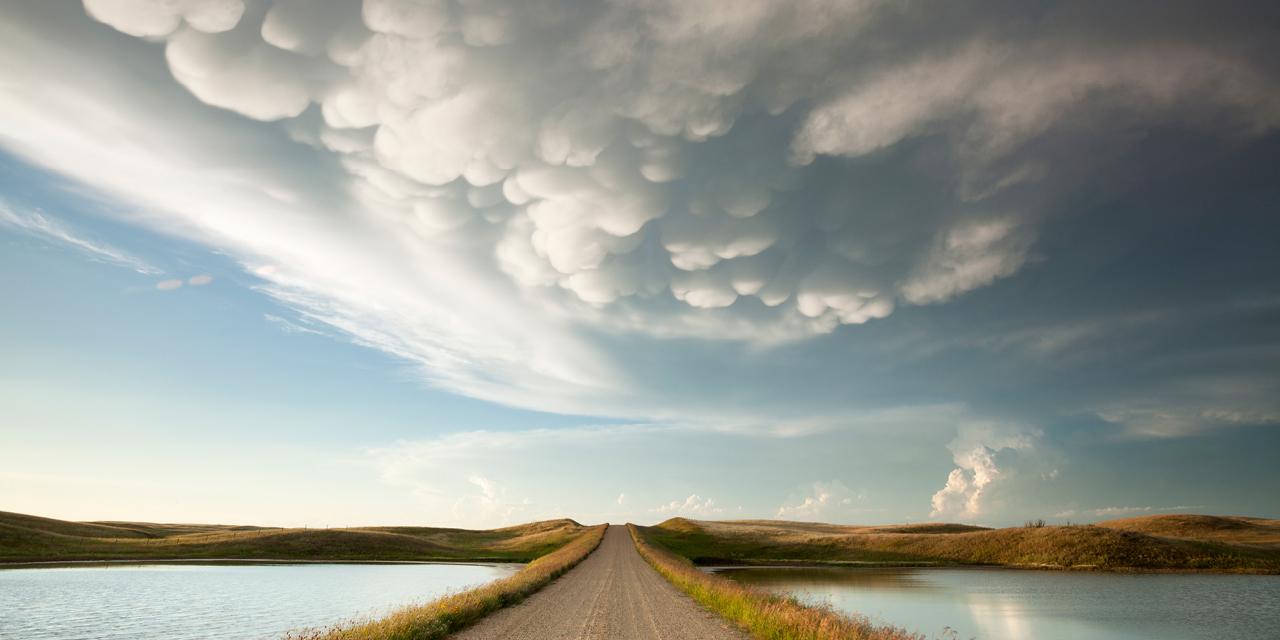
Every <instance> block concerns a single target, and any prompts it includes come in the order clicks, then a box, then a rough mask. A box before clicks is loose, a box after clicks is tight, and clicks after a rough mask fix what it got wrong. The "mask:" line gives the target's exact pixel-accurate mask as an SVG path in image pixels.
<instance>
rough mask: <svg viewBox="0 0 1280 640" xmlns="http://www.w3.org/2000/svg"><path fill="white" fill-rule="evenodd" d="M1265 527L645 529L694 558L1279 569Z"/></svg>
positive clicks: (1269, 524)
mask: <svg viewBox="0 0 1280 640" xmlns="http://www.w3.org/2000/svg"><path fill="white" fill-rule="evenodd" d="M1273 523H1274V521H1267V520H1261V519H1250V518H1239V517H1220V516H1153V517H1148V518H1142V519H1130V520H1127V521H1118V522H1117V523H1114V524H1112V523H1099V524H1098V525H1076V526H1052V525H1038V526H1020V527H1009V528H1004V529H985V528H981V527H965V526H959V525H889V526H876V527H861V526H845V525H829V524H820V523H805V522H783V521H696V520H688V519H684V518H672V519H671V520H667V521H666V522H663V523H661V524H658V525H656V526H653V527H649V528H648V529H647V530H646V534H647V535H648V537H649V539H650V540H651V541H653V542H656V543H658V544H661V545H662V546H663V547H665V548H667V549H669V550H671V551H672V552H674V553H676V554H678V555H681V556H684V557H686V558H689V559H690V560H692V561H693V562H695V563H698V564H743V565H749V564H859V563H862V564H894V565H919V564H928V565H971V564H972V565H999V566H1010V567H1032V568H1051V569H1091V570H1110V571H1210V572H1230V573H1280V528H1277V527H1276V526H1274V525H1273ZM1175 525H1176V526H1177V528H1176V529H1173V530H1171V529H1170V528H1171V527H1173V526H1175ZM1172 533H1176V534H1177V535H1176V536H1175V535H1171V534H1172Z"/></svg>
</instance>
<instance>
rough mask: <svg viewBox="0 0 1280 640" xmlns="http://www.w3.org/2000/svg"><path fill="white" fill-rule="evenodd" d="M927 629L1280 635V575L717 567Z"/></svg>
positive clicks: (1122, 637) (1095, 639) (1005, 637)
mask: <svg viewBox="0 0 1280 640" xmlns="http://www.w3.org/2000/svg"><path fill="white" fill-rule="evenodd" d="M708 570H710V571H715V572H716V573H719V574H720V575H723V576H725V577H728V578H731V579H733V580H737V581H739V582H742V583H745V584H751V585H755V586H758V587H761V588H764V589H768V590H770V591H773V592H776V593H787V594H792V595H794V596H796V597H797V598H799V599H801V600H803V601H805V602H808V603H829V604H831V605H832V606H833V607H835V608H836V609H838V610H841V611H845V612H851V613H861V614H864V615H866V616H868V617H870V618H872V619H873V620H876V621H878V622H887V623H890V624H894V625H897V626H900V627H904V628H906V629H908V630H910V631H915V632H918V633H922V634H924V635H925V636H926V637H928V638H948V639H949V638H958V639H962V640H964V639H968V638H977V639H978V640H1024V639H1026V638H1035V639H1037V640H1068V639H1070V640H1138V639H1142V640H1147V639H1150V638H1161V639H1163V640H1192V639H1195V640H1200V639H1209V638H1213V639H1218V638H1239V639H1248V640H1252V639H1255V638H1259V639H1260V638H1276V637H1280V635H1278V634H1280V576H1250V575H1215V574H1119V573H1100V572H1097V573H1095V572H1067V571H1032V570H1016V569H986V568H981V569H979V568H892V569H890V568H874V569H873V568H843V567H842V568H789V567H788V568H711V569H708Z"/></svg>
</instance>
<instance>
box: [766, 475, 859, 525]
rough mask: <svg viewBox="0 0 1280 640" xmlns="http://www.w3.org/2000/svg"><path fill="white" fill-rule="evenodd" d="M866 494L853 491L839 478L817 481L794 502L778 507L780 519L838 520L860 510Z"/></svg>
mask: <svg viewBox="0 0 1280 640" xmlns="http://www.w3.org/2000/svg"><path fill="white" fill-rule="evenodd" d="M865 499H866V496H865V494H863V493H862V492H860V491H858V492H855V491H852V490H850V489H849V487H846V486H845V485H844V483H843V482H840V481H839V480H832V481H830V482H815V483H813V484H812V485H811V486H810V487H809V488H808V490H807V492H806V493H805V494H804V496H803V497H801V498H799V499H797V501H796V502H795V503H794V504H784V505H782V506H781V507H778V513H777V515H776V516H775V517H777V518H778V519H779V520H822V521H824V522H837V521H840V520H841V519H843V518H844V517H847V516H849V515H850V514H852V513H853V512H855V511H858V510H859V508H858V505H860V504H861V503H862V502H863V501H864V500H865Z"/></svg>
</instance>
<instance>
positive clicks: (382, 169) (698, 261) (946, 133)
mask: <svg viewBox="0 0 1280 640" xmlns="http://www.w3.org/2000/svg"><path fill="white" fill-rule="evenodd" d="M84 8H85V11H86V13H87V15H88V16H89V17H91V18H92V19H94V20H97V21H100V22H102V23H105V24H106V25H110V26H111V27H112V28H114V29H116V30H118V31H119V32H122V33H124V34H128V35H130V36H136V37H140V38H147V39H150V40H152V41H155V42H159V43H161V44H162V45H163V61H161V60H159V59H158V58H157V52H156V51H155V49H154V48H151V47H142V46H141V45H139V46H138V47H134V48H130V47H128V46H125V44H124V43H122V42H121V41H120V38H118V37H108V34H106V33H103V32H101V30H94V29H90V28H87V27H86V26H85V25H83V24H76V23H75V22H74V20H75V16H71V15H60V16H57V17H58V19H59V20H61V21H62V22H63V23H66V25H67V28H69V29H73V30H77V41H82V42H84V43H85V46H97V47H103V48H108V47H109V48H114V49H116V50H119V51H121V52H122V53H121V55H127V56H129V57H130V58H131V59H133V60H135V61H136V62H138V64H134V65H125V67H124V68H130V69H136V70H137V71H135V72H134V73H135V75H133V76H130V75H129V74H127V73H123V72H121V71H120V68H121V67H120V66H119V65H115V66H112V67H111V69H112V72H111V73H99V72H98V71H97V70H95V69H91V68H88V67H86V66H85V64H84V61H83V56H81V57H73V56H68V55H67V54H66V53H59V52H57V51H56V50H52V49H51V45H49V44H48V43H49V42H52V41H53V40H56V38H52V39H51V38H48V37H44V36H42V35H33V33H34V31H33V30H26V31H24V30H23V29H21V28H18V27H13V28H10V29H9V32H7V33H6V35H7V36H9V37H7V38H6V58H7V60H8V62H6V66H5V67H4V72H5V73H6V75H7V76H10V77H14V78H15V79H21V82H19V83H17V84H20V85H22V86H24V90H23V92H22V93H13V92H8V93H6V94H4V96H2V98H3V100H4V104H3V106H4V107H5V112H6V114H7V117H6V124H7V125H8V126H6V127H5V128H4V130H3V131H0V136H2V137H3V139H4V140H5V141H6V145H7V146H8V147H10V148H11V149H14V150H15V151H17V152H19V153H21V154H23V155H24V156H26V157H28V158H31V159H33V160H35V161H37V162H40V163H43V164H46V165H48V166H51V167H53V168H55V169H57V170H59V171H63V172H66V173H69V174H71V175H73V176H75V177H77V178H80V179H83V180H85V181H86V182H89V183H91V184H94V185H96V186H99V187H102V188H105V189H108V190H110V191H114V192H116V193H118V194H120V195H122V196H124V197H126V198H129V199H132V200H135V201H137V202H139V203H140V204H142V205H144V206H146V207H148V208H149V210H150V211H151V212H152V213H151V215H150V216H149V217H148V218H147V219H146V220H144V221H143V222H145V223H147V224H152V225H156V226H160V227H162V228H166V229H167V230H169V231H171V232H175V233H183V234H186V235H189V236H191V237H193V238H195V239H197V240H199V241H201V242H205V243H207V244H209V245H211V246H213V247H215V248H217V249H218V250H221V251H225V252H227V253H229V254H231V255H233V256H236V257H237V258H239V259H240V260H241V261H242V262H243V263H244V265H245V267H246V269H249V270H252V271H254V272H255V273H257V274H259V275H261V276H262V277H263V278H265V279H266V284H264V286H263V290H264V291H266V292H268V293H270V294H271V295H273V296H276V297H277V298H278V299H280V300H281V301H283V302H285V303H286V304H289V305H291V306H293V307H295V308H296V309H297V310H298V311H299V312H301V313H302V314H304V315H305V316H306V317H308V318H310V319H312V320H315V321H318V322H325V323H328V324H330V325H332V326H334V327H336V328H338V329H339V330H341V331H344V332H347V333H349V334H351V335H352V336H353V338H354V339H356V340H357V341H359V342H361V343H363V344H366V345H370V346H374V347H376V348H379V349H383V350H385V351H388V352H390V353H392V354H395V355H397V356H401V357H404V358H406V359H409V360H411V361H414V362H417V363H420V364H421V365H422V367H423V368H424V370H425V371H427V372H428V375H429V376H430V378H431V380H432V382H433V383H435V384H438V385H440V386H443V387H446V388H449V389H452V390H454V391H458V392H461V393H465V394H467V395H472V396H477V397H481V398H485V399H490V400H497V401H501V402H505V403H508V404H515V405H520V406H531V407H537V408H545V409H553V410H559V411H573V412H596V413H607V414H614V415H618V414H621V415H628V414H631V415H634V411H635V409H634V407H625V406H620V403H619V402H618V397H617V396H618V395H619V391H620V390H622V389H625V388H626V387H627V386H628V382H629V381H628V380H627V375H626V374H625V373H623V372H622V371H621V368H620V367H619V366H618V363H616V362H614V361H613V360H612V358H611V356H610V355H609V354H607V353H604V352H603V351H602V349H601V348H600V346H599V345H598V344H595V343H594V342H593V341H592V340H589V339H587V338H585V337H584V336H585V335H586V333H587V332H603V334H600V333H597V334H596V335H625V336H634V337H637V338H640V339H644V338H648V339H657V340H664V339H668V338H673V337H690V336H700V337H704V338H712V339H715V340H720V341H722V340H729V341H736V342H745V343H748V344H761V343H776V342H778V341H785V340H797V339H800V338H803V337H805V336H812V335H814V334H818V333H826V332H831V331H834V330H835V329H836V328H837V327H839V326H841V325H849V324H862V323H866V322H870V321H874V320H879V319H884V318H886V317H887V316H889V315H890V314H892V313H893V312H894V310H895V309H897V308H900V307H902V306H903V305H925V304H939V303H944V302H947V301H949V300H952V299H954V298H956V297H958V296H962V295H964V294H965V293H966V292H969V291H972V290H974V289H978V288H981V287H985V286H989V285H991V284H993V283H995V282H996V281H998V280H1000V279H1002V278H1006V277H1009V276H1011V275H1013V274H1014V273H1017V272H1018V271H1019V270H1020V269H1022V268H1024V266H1025V265H1026V264H1027V263H1028V261H1029V260H1031V259H1032V257H1033V251H1034V247H1035V241H1036V237H1037V236H1038V234H1040V233H1041V227H1042V221H1043V220H1044V219H1045V218H1046V216H1049V215H1051V214H1053V213H1054V208H1053V206H1052V205H1053V203H1052V202H1046V201H1044V197H1043V196H1041V197H1037V198H1036V199H1032V198H1028V197H1027V196H1026V192H1027V190H1026V189H1023V188H1022V187H1024V186H1025V185H1029V184H1034V185H1036V186H1037V189H1036V191H1037V192H1038V193H1046V194H1050V195H1052V194H1054V193H1059V192H1063V191H1069V190H1070V188H1071V186H1072V185H1071V183H1070V182H1069V180H1071V179H1073V178H1072V176H1078V173H1077V172H1071V171H1055V169H1057V168H1058V167H1060V166H1064V165H1070V166H1077V165H1080V164H1088V165H1090V166H1099V168H1100V169H1099V170H1101V167H1102V164H1104V163H1105V159H1101V158H1093V159H1090V161H1089V162H1088V163H1080V162H1077V160H1078V158H1077V157H1076V156H1074V155H1072V154H1073V152H1072V151H1071V149H1070V148H1063V147H1062V146H1061V145H1056V146H1055V145H1042V146H1036V144H1035V143H1036V142H1037V141H1039V140H1041V139H1043V138H1046V137H1051V136H1054V135H1057V134H1058V133H1059V132H1060V131H1061V130H1063V129H1065V128H1070V129H1071V130H1078V129H1080V128H1082V127H1083V128H1085V129H1087V130H1089V131H1090V132H1091V134H1092V135H1097V136H1105V135H1107V134H1108V132H1109V130H1110V129H1109V128H1112V127H1121V128H1122V127H1124V126H1125V123H1126V122H1129V121H1133V120H1141V121H1144V122H1167V123H1170V124H1176V125H1180V126H1186V127H1191V128H1196V127H1208V126H1210V125H1212V126H1214V127H1219V128H1224V127H1225V129H1226V130H1228V132H1229V135H1230V136H1235V137H1245V138H1247V137H1250V136H1256V135H1260V134H1262V133H1265V132H1268V131H1271V130H1273V129H1274V128H1275V125H1276V123H1277V122H1280V106H1278V105H1280V97H1278V96H1280V91H1277V82H1276V81H1275V78H1274V77H1272V75H1270V74H1269V72H1268V70H1267V69H1266V68H1263V67H1260V66H1259V65H1258V64H1257V63H1256V58H1255V57H1251V56H1250V55H1247V51H1246V50H1245V49H1243V48H1242V47H1243V46H1244V45H1242V44H1241V41H1240V38H1239V37H1237V36H1235V35H1232V37H1230V38H1228V37H1227V36H1226V35H1224V34H1222V33H1219V32H1217V31H1213V30H1204V29H1199V28H1198V27H1199V24H1198V22H1197V21H1194V20H1188V21H1185V24H1184V22H1178V21H1171V22H1170V23H1169V25H1168V26H1167V29H1169V30H1171V31H1173V32H1176V35H1178V36H1179V37H1177V38H1171V37H1168V36H1169V35H1170V34H1157V33H1147V32H1140V33H1138V34H1132V33H1123V34H1111V33H1110V32H1106V31H1104V32H1102V33H1100V34H1095V35H1090V36H1089V37H1087V38H1086V37H1085V36H1082V35H1081V32H1080V31H1079V30H1078V27H1079V26H1080V25H1079V21H1080V20H1082V19H1083V20H1084V21H1085V23H1086V24H1088V22H1089V19H1090V17H1091V15H1092V14H1089V11H1087V10H1082V15H1074V14H1071V15H1068V16H1066V17H1064V18H1063V19H1062V20H1061V21H1053V20H1036V21H1034V22H1035V23H1037V24H1043V25H1047V26H1045V31H1044V32H1043V33H1036V34H1034V37H1028V34H1026V33H1023V32H1021V31H1019V28H1017V27H1015V26H1013V25H1014V24H1018V21H1013V22H1012V23H1010V24H1008V25H1006V24H1004V23H1001V22H991V21H982V20H975V21H973V22H972V23H970V22H966V21H960V22H955V21H949V22H947V24H946V26H947V28H946V29H942V30H938V29H936V28H935V27H938V26H939V24H938V21H941V20H946V18H945V16H940V15H939V16H934V15H932V14H931V13H930V12H917V13H910V14H907V13H903V10H902V9H900V8H899V7H896V6H895V5H893V4H891V3H880V2H857V3H840V4H838V5H836V6H831V5H828V4H826V3H810V2H802V3H798V4H797V3H773V2H760V3H755V4H753V5H751V6H750V7H749V8H741V10H736V11H725V10H724V9H723V7H722V6H720V5H719V4H717V3H714V2H678V3H665V2H659V3H656V4H653V3H647V4H646V3H629V2H623V3H613V4H604V5H593V6H589V7H576V8H575V9H574V10H573V11H569V10H567V9H566V8H564V7H562V6H560V5H555V4H547V3H541V2H533V3H502V2H481V3H463V4H460V5H453V4H447V3H442V2H416V1H415V2H409V1H407V0H367V1H366V2H362V3H357V2H347V1H339V0H333V1H329V2H300V1H298V0H276V1H274V2H255V3H243V2H240V1H238V0H184V1H182V2H156V1H153V0H89V1H88V2H86V3H85V7H84ZM970 9H971V14H972V15H975V16H981V15H982V14H983V11H982V8H981V6H980V5H975V6H974V7H971V8H970ZM39 11H48V12H51V13H58V12H59V11H61V10H60V9H36V8H28V9H24V12H25V13H31V14H35V13H38V12H39ZM1084 14H1089V15H1084ZM921 34H929V35H928V36H927V37H926V36H924V35H921ZM939 34H942V35H939ZM81 36H82V37H81ZM1173 41H1176V42H1180V43H1181V44H1179V45H1177V46H1176V47H1173V46H1171V45H1168V44H1167V43H1168V42H1173ZM1245 44H1247V43H1245ZM1228 45H1230V46H1228ZM30 60H39V61H40V62H39V64H34V63H30V62H26V61H30ZM157 64H162V65H163V66H164V68H165V71H164V75H165V76H166V77H167V76H170V75H171V77H172V78H174V79H176V80H177V82H178V83H179V84H180V85H181V89H178V88H177V87H174V86H172V85H171V84H166V83H165V82H157V81H154V78H155V77H158V76H157V75H156V73H155V65H157ZM90 66H92V65H90ZM144 74H151V75H150V76H145V77H144ZM50 77H57V78H59V81H58V83H57V86H54V85H52V84H50V82H49V80H48V78H50ZM77 78H80V79H81V80H83V81H77ZM113 82H114V83H116V84H113ZM15 86H17V85H15ZM1028 87H1030V89H1028ZM192 97H194V98H195V99H196V100H198V101H200V102H203V103H205V104H207V105H211V106H213V107H217V108H218V109H223V110H226V112H223V113H214V112H211V111H209V110H207V109H200V108H198V107H197V105H195V104H192V102H193V101H192V99H191V98H192ZM156 112H163V113H164V117H159V118H158V117H154V115H153V114H154V113H156ZM94 123H110V126H109V127H106V128H104V127H103V126H102V125H98V124H94ZM1224 123H1225V125H1224ZM108 129H109V131H108ZM118 136H124V137H125V138H128V139H131V140H136V141H138V142H137V144H134V145H129V146H122V145H118V144H116V143H115V141H116V139H117V137H118ZM228 141H234V142H233V143H231V144H229V143H228ZM1074 179H1078V178H1074ZM140 185H145V188H143V187H142V186H140ZM264 267H270V268H271V270H270V271H269V272H268V271H264V270H263V268H264ZM515 318H519V322H516V321H515V320H514V319H515ZM549 398H555V400H554V401H553V400H549ZM649 406H652V405H651V404H650V405H649Z"/></svg>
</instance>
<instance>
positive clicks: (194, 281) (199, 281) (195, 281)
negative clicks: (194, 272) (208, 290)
mask: <svg viewBox="0 0 1280 640" xmlns="http://www.w3.org/2000/svg"><path fill="white" fill-rule="evenodd" d="M210 282H213V276H211V275H209V274H207V273H202V274H200V275H198V276H191V277H190V278H187V284H189V285H191V286H193V287H202V286H204V285H206V284H209V283H210Z"/></svg>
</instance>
